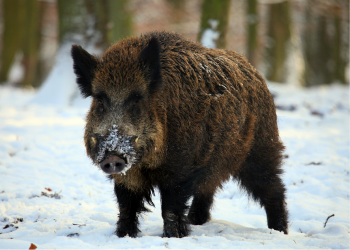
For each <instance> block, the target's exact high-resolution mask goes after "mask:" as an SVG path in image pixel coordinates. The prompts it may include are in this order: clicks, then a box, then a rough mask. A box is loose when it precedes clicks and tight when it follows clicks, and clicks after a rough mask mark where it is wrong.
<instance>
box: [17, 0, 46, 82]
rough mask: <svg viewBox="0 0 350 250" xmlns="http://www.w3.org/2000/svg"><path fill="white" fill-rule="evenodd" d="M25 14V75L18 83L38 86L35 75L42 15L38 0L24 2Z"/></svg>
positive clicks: (23, 47)
mask: <svg viewBox="0 0 350 250" xmlns="http://www.w3.org/2000/svg"><path fill="white" fill-rule="evenodd" d="M25 8H26V15H25V23H24V24H23V27H25V29H23V34H24V37H23V38H22V46H21V47H22V50H23V60H22V64H23V66H24V68H25V76H24V79H23V81H22V82H21V83H20V85H21V86H23V87H30V86H32V87H38V86H39V85H40V82H37V81H36V80H37V79H38V78H37V77H36V73H37V67H38V56H39V45H40V24H41V22H40V19H41V17H42V9H41V8H40V2H39V1H37V0H27V1H26V2H25Z"/></svg>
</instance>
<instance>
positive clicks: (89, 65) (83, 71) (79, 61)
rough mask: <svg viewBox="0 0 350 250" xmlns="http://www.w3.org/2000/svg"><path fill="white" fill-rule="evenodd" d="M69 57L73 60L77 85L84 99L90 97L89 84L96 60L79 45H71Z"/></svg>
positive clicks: (90, 88) (90, 89)
mask: <svg viewBox="0 0 350 250" xmlns="http://www.w3.org/2000/svg"><path fill="white" fill-rule="evenodd" d="M71 55H72V58H73V68H74V73H75V75H76V76H77V84H78V86H79V88H80V91H81V94H82V96H83V97H84V98H86V97H88V96H91V95H92V86H91V82H92V79H93V78H94V71H95V69H96V67H97V64H98V59H97V58H96V57H94V56H92V55H90V54H89V53H88V52H87V51H86V50H84V49H83V48H82V47H80V46H79V45H72V50H71Z"/></svg>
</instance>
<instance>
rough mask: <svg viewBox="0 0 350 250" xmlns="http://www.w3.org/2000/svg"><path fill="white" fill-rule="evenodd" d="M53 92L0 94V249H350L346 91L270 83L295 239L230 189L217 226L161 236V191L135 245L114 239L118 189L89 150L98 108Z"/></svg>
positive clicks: (7, 90)
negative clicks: (87, 135)
mask: <svg viewBox="0 0 350 250" xmlns="http://www.w3.org/2000/svg"><path fill="white" fill-rule="evenodd" d="M59 76H60V77H62V78H58V79H59V80H57V79H56V80H55V81H56V83H57V82H58V81H61V82H62V84H68V82H66V83H65V82H64V81H65V80H64V76H62V75H60V74H58V73H57V75H56V77H59ZM67 81H68V80H67ZM69 83H70V84H74V81H70V82H69ZM44 87H45V86H44ZM53 88H54V87H52V89H51V88H48V89H47V90H46V93H47V94H46V96H43V94H42V91H44V90H40V91H38V92H35V91H33V90H19V89H15V88H12V87H6V86H1V87H0V121H1V122H0V233H1V234H0V248H2V249H6V248H21V249H28V248H29V246H30V244H31V243H33V244H35V245H36V246H37V247H38V248H39V249H40V248H75V249H78V248H79V249H80V248H114V249H115V248H122V249H124V248H135V249H143V248H150V249H166V248H186V249H212V248H215V249H233V248H238V249H242V248H244V249H245V248H255V249H257V248H258V249H260V248H266V249H274V248H278V249H281V248H297V249H305V248H307V249H319V248H332V249H333V248H334V249H341V248H343V249H349V248H350V244H349V240H350V237H349V228H350V218H349V199H350V197H349V172H350V169H349V88H348V86H341V85H331V86H320V87H314V88H310V89H302V88H299V87H296V86H291V85H282V84H275V83H270V84H269V88H270V90H271V92H272V93H273V94H274V95H275V96H276V97H275V102H276V105H277V106H278V108H279V109H278V111H277V114H278V123H279V128H280V135H281V138H282V140H283V142H284V144H285V145H286V151H285V155H286V156H285V157H286V158H285V162H284V170H285V174H284V175H283V180H284V183H285V185H286V188H287V207H288V209H289V215H290V218H289V220H290V227H289V235H284V234H282V233H280V232H277V231H274V230H271V229H268V228H267V224H266V214H265V211H264V210H263V209H262V208H261V207H260V206H259V205H258V204H256V203H254V202H253V201H250V200H248V199H247V196H246V195H245V194H244V193H243V192H241V191H240V189H239V188H238V186H237V184H236V183H235V182H232V181H230V182H228V183H226V184H225V186H224V189H223V190H222V191H220V192H218V193H217V194H216V197H215V203H214V207H213V209H212V220H211V221H210V222H208V223H205V224H204V225H202V226H192V232H191V233H190V235H189V236H188V237H185V238H182V239H176V238H170V239H168V238H162V237H161V235H162V226H163V221H162V217H161V210H160V209H161V205H160V197H159V193H158V192H156V193H155V196H154V197H153V201H154V203H155V207H154V208H153V207H150V210H151V211H152V212H151V213H146V214H144V215H143V217H142V219H141V220H140V229H141V231H142V232H141V233H139V235H138V237H137V238H130V237H125V238H118V237H117V236H116V235H114V231H115V224H116V221H117V217H118V208H117V204H116V201H115V197H114V194H113V185H112V183H111V182H110V181H108V180H107V178H106V176H105V174H104V173H103V172H102V171H101V170H99V169H98V167H96V166H94V165H93V164H92V162H91V160H90V159H89V158H88V157H87V156H86V153H85V148H84V142H83V134H84V125H85V121H84V117H85V115H86V112H87V109H88V102H89V101H91V100H90V99H88V100H87V102H86V104H83V103H80V104H77V103H75V104H74V102H73V103H72V102H70V105H69V102H68V101H67V99H61V100H59V99H55V96H54V94H53V93H55V92H56V90H54V89H53ZM57 91H58V90H57ZM65 91H70V90H69V88H68V87H67V88H65ZM63 92H64V91H63ZM63 92H62V93H61V94H60V95H61V98H66V97H64V93H63ZM57 93H58V92H57ZM69 93H71V92H69ZM40 96H41V97H40ZM39 97H40V98H44V97H45V98H46V99H45V98H44V99H45V100H44V99H40V98H39ZM49 100H52V103H51V104H50V105H49V104H48V101H49ZM332 214H334V215H335V216H334V217H331V218H330V219H329V220H328V222H327V225H326V227H325V228H324V224H325V221H326V219H327V217H328V216H330V215H332ZM21 218H22V219H23V220H21Z"/></svg>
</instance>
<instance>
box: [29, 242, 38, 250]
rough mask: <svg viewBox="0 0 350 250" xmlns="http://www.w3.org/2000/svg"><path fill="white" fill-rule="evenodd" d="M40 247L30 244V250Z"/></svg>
mask: <svg viewBox="0 0 350 250" xmlns="http://www.w3.org/2000/svg"><path fill="white" fill-rule="evenodd" d="M37 248H38V247H37V246H36V245H34V244H33V243H31V244H30V247H29V250H31V249H37Z"/></svg>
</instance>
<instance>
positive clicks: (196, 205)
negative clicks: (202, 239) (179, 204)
mask: <svg viewBox="0 0 350 250" xmlns="http://www.w3.org/2000/svg"><path fill="white" fill-rule="evenodd" d="M213 200H214V193H210V194H204V193H201V192H200V193H196V194H195V195H194V197H193V200H192V205H191V208H190V211H189V212H188V216H187V217H188V220H189V221H190V223H191V224H192V225H203V224H204V223H206V222H208V221H209V220H210V208H211V206H212V204H213Z"/></svg>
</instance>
